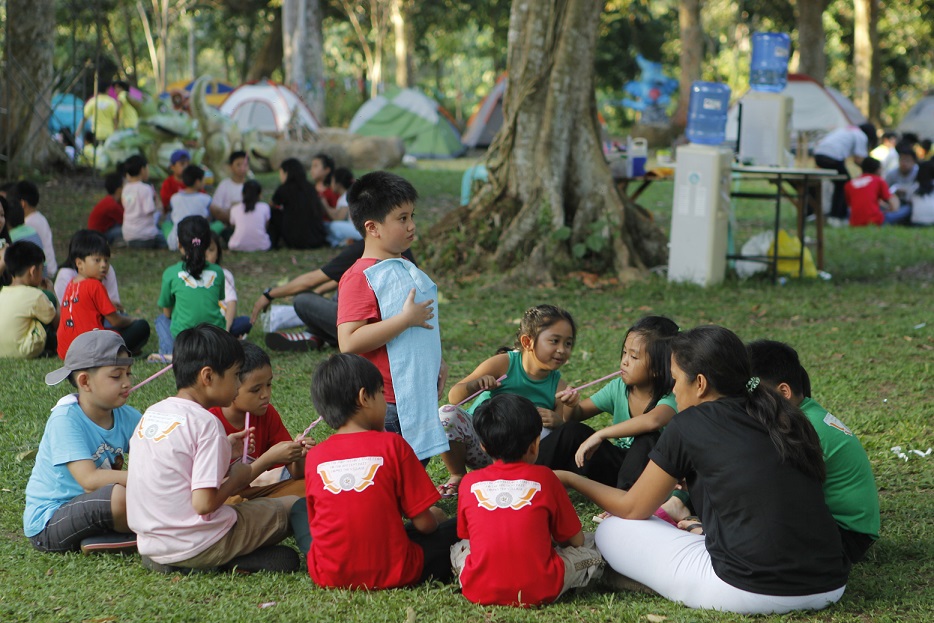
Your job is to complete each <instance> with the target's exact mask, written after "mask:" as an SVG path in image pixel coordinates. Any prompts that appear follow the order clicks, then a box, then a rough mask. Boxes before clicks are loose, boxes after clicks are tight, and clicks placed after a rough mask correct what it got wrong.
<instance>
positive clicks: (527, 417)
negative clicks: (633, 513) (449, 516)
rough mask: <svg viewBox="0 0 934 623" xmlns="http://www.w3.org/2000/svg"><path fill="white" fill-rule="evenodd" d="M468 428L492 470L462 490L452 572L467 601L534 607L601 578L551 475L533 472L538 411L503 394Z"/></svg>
mask: <svg viewBox="0 0 934 623" xmlns="http://www.w3.org/2000/svg"><path fill="white" fill-rule="evenodd" d="M473 425H474V429H476V431H477V436H478V437H479V438H480V441H481V443H482V444H483V449H484V450H485V451H486V453H487V454H489V455H490V456H491V457H493V458H494V459H495V462H494V463H493V464H492V465H490V466H489V467H484V468H482V469H478V470H475V471H472V472H470V473H469V474H467V475H466V476H465V477H464V479H463V480H462V481H461V483H460V491H461V494H460V499H459V500H458V505H457V535H458V536H459V537H461V538H462V539H464V540H462V541H460V542H459V543H457V544H456V545H455V546H454V547H452V548H451V564H452V565H453V566H454V571H455V573H456V574H457V575H458V576H459V578H460V584H461V588H462V591H463V594H464V597H466V598H467V599H468V600H469V601H472V602H474V603H478V604H484V605H490V604H499V605H507V606H536V605H540V604H546V603H551V602H553V601H554V600H556V599H557V598H558V597H560V596H561V595H563V594H564V593H565V592H567V591H568V590H569V589H571V588H576V587H581V586H586V585H587V584H588V583H590V581H591V580H594V579H596V578H598V577H599V576H600V575H601V573H602V570H603V565H604V562H603V558H602V556H601V555H600V552H598V551H597V548H596V545H595V544H594V540H593V535H592V534H588V535H586V538H585V535H584V533H583V532H582V531H581V522H580V519H579V518H578V517H577V513H576V512H575V511H574V506H573V505H572V504H571V499H570V498H569V497H568V494H567V492H566V491H565V490H564V486H563V485H562V484H561V482H560V481H559V480H558V477H557V476H555V474H554V472H553V471H551V470H550V469H548V468H547V467H544V466H542V465H535V459H536V458H537V457H538V445H539V438H540V435H541V432H542V420H541V417H540V416H539V414H538V410H537V409H536V408H535V405H533V404H532V402H531V401H529V400H528V399H527V398H523V397H521V396H517V395H515V394H500V395H499V396H494V397H493V398H491V399H490V400H488V401H487V402H485V403H484V404H483V405H481V406H480V407H479V408H478V409H477V412H476V413H475V414H474V420H473ZM552 541H554V542H556V543H558V547H557V548H555V546H554V545H552Z"/></svg>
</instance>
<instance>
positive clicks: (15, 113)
mask: <svg viewBox="0 0 934 623" xmlns="http://www.w3.org/2000/svg"><path fill="white" fill-rule="evenodd" d="M6 6H7V10H6V18H7V19H8V20H11V22H10V24H15V26H12V27H11V28H9V29H8V30H7V32H8V34H9V36H10V39H9V41H7V45H6V53H7V55H6V57H5V65H6V67H5V68H4V69H5V72H6V76H5V79H6V86H7V87H8V88H4V89H3V91H2V92H3V96H4V99H3V101H2V102H0V106H2V107H3V108H5V109H6V111H7V112H6V114H5V115H3V116H0V119H2V122H3V125H2V126H0V130H2V138H0V140H2V141H3V145H2V147H0V149H2V151H3V152H4V153H5V155H6V156H8V157H9V158H10V163H9V165H8V169H7V177H11V176H12V172H11V171H12V170H19V171H23V170H31V169H33V168H42V167H43V166H44V165H45V164H47V162H48V161H49V159H50V158H51V157H52V150H51V140H50V138H49V131H48V127H47V125H46V121H47V119H48V114H49V112H50V111H51V96H52V94H51V92H50V91H51V87H50V86H49V85H50V84H51V83H52V73H53V67H52V53H53V50H54V37H55V2H54V0H9V1H8V2H7V5H6ZM7 145H9V147H10V150H9V152H8V153H7V151H6V147H7Z"/></svg>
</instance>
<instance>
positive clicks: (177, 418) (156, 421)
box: [136, 411, 186, 442]
mask: <svg viewBox="0 0 934 623" xmlns="http://www.w3.org/2000/svg"><path fill="white" fill-rule="evenodd" d="M185 420H186V418H185V416H183V415H178V414H177V413H153V412H150V411H147V412H146V413H144V414H143V419H141V420H140V421H139V426H137V427H136V436H137V437H139V438H140V439H151V440H152V441H156V442H159V441H162V440H163V439H165V438H166V437H168V436H169V435H171V434H172V431H174V430H175V429H176V428H178V427H179V426H181V425H182V424H184V423H185Z"/></svg>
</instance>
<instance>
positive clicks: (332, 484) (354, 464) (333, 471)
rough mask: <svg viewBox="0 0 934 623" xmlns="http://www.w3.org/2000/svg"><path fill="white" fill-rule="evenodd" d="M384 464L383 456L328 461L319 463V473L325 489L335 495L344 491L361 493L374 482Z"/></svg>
mask: <svg viewBox="0 0 934 623" xmlns="http://www.w3.org/2000/svg"><path fill="white" fill-rule="evenodd" d="M382 464H383V457H381V456H361V457H357V458H355V459H343V460H340V461H328V462H327V463H321V464H320V465H318V475H319V476H321V482H322V483H324V488H325V490H327V491H330V492H331V493H333V494H335V495H337V494H338V493H343V492H344V491H356V492H357V493H359V492H361V491H363V490H364V489H366V488H367V487H369V486H370V485H372V484H373V483H374V479H375V478H376V472H377V470H379V468H380V467H381V466H382Z"/></svg>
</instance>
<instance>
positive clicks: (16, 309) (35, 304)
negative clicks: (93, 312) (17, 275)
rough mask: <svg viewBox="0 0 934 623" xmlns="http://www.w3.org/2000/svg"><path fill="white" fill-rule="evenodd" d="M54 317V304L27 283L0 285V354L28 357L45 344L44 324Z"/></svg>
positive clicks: (3, 355)
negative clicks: (22, 284)
mask: <svg viewBox="0 0 934 623" xmlns="http://www.w3.org/2000/svg"><path fill="white" fill-rule="evenodd" d="M53 318H55V306H54V305H52V301H50V300H49V298H48V297H47V296H46V295H45V294H44V293H43V292H42V290H40V289H39V288H33V287H30V286H5V287H4V288H3V289H0V357H11V358H14V359H31V358H32V357H38V356H39V353H41V352H42V349H43V348H44V347H45V337H46V333H45V327H43V326H42V325H43V324H49V323H50V322H52V319H53Z"/></svg>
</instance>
